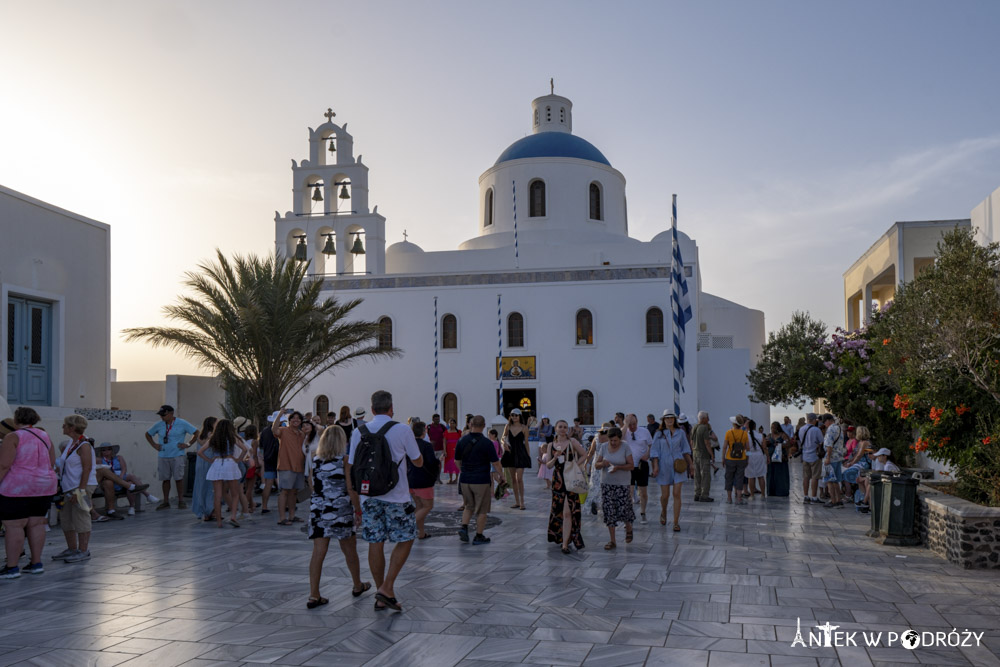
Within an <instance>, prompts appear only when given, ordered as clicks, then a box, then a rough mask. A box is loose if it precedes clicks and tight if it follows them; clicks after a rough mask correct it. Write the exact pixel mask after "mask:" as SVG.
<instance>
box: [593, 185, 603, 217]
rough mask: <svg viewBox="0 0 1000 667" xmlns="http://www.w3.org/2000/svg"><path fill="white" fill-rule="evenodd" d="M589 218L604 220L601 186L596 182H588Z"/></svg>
mask: <svg viewBox="0 0 1000 667" xmlns="http://www.w3.org/2000/svg"><path fill="white" fill-rule="evenodd" d="M590 219H591V220H604V208H603V202H602V201H601V186H600V184H598V183H591V184H590Z"/></svg>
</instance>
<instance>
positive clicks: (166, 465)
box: [156, 454, 187, 482]
mask: <svg viewBox="0 0 1000 667" xmlns="http://www.w3.org/2000/svg"><path fill="white" fill-rule="evenodd" d="M186 468H187V457H186V456H184V455H183V454H181V455H180V456H161V457H160V458H158V459H157V460H156V473H157V477H159V479H160V481H161V482H168V481H170V480H181V479H184V470H185V469H186Z"/></svg>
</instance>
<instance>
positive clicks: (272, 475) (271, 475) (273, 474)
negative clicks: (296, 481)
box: [260, 470, 278, 479]
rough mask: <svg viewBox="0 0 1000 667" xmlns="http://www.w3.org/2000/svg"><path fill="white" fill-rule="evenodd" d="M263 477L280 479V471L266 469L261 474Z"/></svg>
mask: <svg viewBox="0 0 1000 667" xmlns="http://www.w3.org/2000/svg"><path fill="white" fill-rule="evenodd" d="M260 478H261V479H278V473H277V471H275V470H265V471H264V472H263V474H261V476H260Z"/></svg>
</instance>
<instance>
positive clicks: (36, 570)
mask: <svg viewBox="0 0 1000 667" xmlns="http://www.w3.org/2000/svg"><path fill="white" fill-rule="evenodd" d="M24 571H25V572H26V573H28V574H41V573H42V572H45V566H44V565H42V564H41V563H32V564H31V565H27V566H25V568H24Z"/></svg>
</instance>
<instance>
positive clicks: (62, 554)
mask: <svg viewBox="0 0 1000 667" xmlns="http://www.w3.org/2000/svg"><path fill="white" fill-rule="evenodd" d="M75 553H76V550H74V549H63V550H62V551H60V552H59V553H57V554H56V555H55V556H53V557H52V560H65V559H66V557H67V556H72V555H73V554H75Z"/></svg>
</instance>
